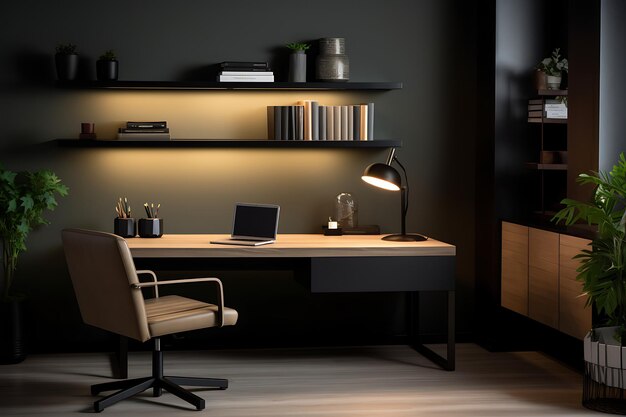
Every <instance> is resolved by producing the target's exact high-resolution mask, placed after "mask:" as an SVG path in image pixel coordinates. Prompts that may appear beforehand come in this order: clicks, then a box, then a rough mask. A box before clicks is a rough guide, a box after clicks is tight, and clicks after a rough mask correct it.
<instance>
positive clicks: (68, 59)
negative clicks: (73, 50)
mask: <svg viewBox="0 0 626 417" xmlns="http://www.w3.org/2000/svg"><path fill="white" fill-rule="evenodd" d="M54 62H55V64H56V67H57V78H58V79H59V80H62V81H72V80H74V79H75V78H76V74H77V73H78V55H76V54H73V55H62V54H56V55H55V56H54Z"/></svg>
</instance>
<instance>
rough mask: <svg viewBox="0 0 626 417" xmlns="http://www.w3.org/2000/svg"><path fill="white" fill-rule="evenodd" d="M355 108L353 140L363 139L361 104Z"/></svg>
mask: <svg viewBox="0 0 626 417" xmlns="http://www.w3.org/2000/svg"><path fill="white" fill-rule="evenodd" d="M353 109H354V116H353V119H354V132H353V137H352V140H361V106H359V105H356V106H354V107H353Z"/></svg>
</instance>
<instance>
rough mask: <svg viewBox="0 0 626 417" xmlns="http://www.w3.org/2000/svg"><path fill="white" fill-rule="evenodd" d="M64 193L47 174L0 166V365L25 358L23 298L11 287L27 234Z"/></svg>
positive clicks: (54, 176)
mask: <svg viewBox="0 0 626 417" xmlns="http://www.w3.org/2000/svg"><path fill="white" fill-rule="evenodd" d="M67 193H68V188H67V187H66V186H65V185H63V184H61V180H60V179H59V178H58V177H57V176H56V175H54V173H52V172H50V171H39V172H35V173H30V172H21V173H19V174H18V173H15V172H12V171H8V170H4V169H2V168H1V167H0V244H1V245H2V266H3V268H2V272H3V276H2V278H3V279H2V280H0V282H1V283H2V292H1V293H0V294H1V295H0V363H17V362H21V361H22V360H24V358H25V352H24V350H23V340H22V319H21V317H22V313H21V311H22V307H21V306H22V300H23V299H24V296H23V295H21V294H18V293H16V292H14V290H13V288H12V285H13V278H14V276H15V270H16V268H17V261H18V257H19V255H20V253H21V252H22V251H25V250H26V239H27V237H28V233H29V232H30V231H31V230H32V229H33V228H34V227H36V226H38V225H42V224H47V223H48V222H47V221H46V220H45V219H44V218H43V216H42V215H43V212H44V211H45V210H54V208H55V207H56V206H57V201H56V196H57V195H59V196H65V195H67Z"/></svg>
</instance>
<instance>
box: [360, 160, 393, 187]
mask: <svg viewBox="0 0 626 417" xmlns="http://www.w3.org/2000/svg"><path fill="white" fill-rule="evenodd" d="M361 179H362V180H363V181H365V182H366V183H368V184H372V185H373V186H375V187H378V188H383V189H385V190H390V191H399V190H400V186H401V185H402V180H401V178H400V174H399V173H398V171H396V169H395V168H393V167H392V166H390V165H387V164H381V163H375V164H371V165H370V166H368V167H367V168H365V171H364V172H363V175H362V176H361Z"/></svg>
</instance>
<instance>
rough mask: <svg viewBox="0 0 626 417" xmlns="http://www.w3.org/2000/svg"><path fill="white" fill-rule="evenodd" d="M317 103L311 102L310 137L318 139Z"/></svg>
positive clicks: (318, 113)
mask: <svg viewBox="0 0 626 417" xmlns="http://www.w3.org/2000/svg"><path fill="white" fill-rule="evenodd" d="M319 116H320V110H319V103H318V102H317V101H312V102H311V126H312V131H311V139H312V140H319V139H320V126H319Z"/></svg>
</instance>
